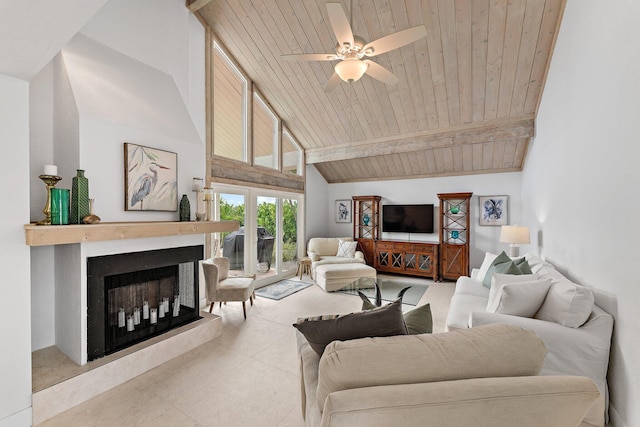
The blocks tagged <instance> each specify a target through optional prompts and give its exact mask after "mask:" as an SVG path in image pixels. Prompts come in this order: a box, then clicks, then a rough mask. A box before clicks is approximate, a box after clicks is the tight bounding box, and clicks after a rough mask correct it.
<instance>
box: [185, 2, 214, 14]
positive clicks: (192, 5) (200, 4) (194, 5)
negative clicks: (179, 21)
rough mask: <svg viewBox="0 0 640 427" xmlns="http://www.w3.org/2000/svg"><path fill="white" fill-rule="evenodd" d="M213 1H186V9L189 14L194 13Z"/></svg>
mask: <svg viewBox="0 0 640 427" xmlns="http://www.w3.org/2000/svg"><path fill="white" fill-rule="evenodd" d="M212 1H213V0H187V9H189V10H190V11H191V13H196V12H197V11H199V10H200V9H202V8H203V7H205V6H206V5H208V4H209V3H211V2H212Z"/></svg>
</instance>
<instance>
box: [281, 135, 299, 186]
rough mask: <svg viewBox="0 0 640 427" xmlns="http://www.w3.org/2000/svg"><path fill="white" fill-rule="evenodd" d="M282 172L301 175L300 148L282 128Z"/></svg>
mask: <svg viewBox="0 0 640 427" xmlns="http://www.w3.org/2000/svg"><path fill="white" fill-rule="evenodd" d="M282 172H285V173H291V174H294V175H302V150H301V149H300V146H299V145H298V143H297V141H296V140H295V139H294V138H293V136H291V134H290V133H289V131H288V130H287V129H283V130H282Z"/></svg>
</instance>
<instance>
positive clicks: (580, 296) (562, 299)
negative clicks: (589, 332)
mask: <svg viewBox="0 0 640 427" xmlns="http://www.w3.org/2000/svg"><path fill="white" fill-rule="evenodd" d="M593 304H594V297H593V292H592V291H591V289H589V288H587V287H584V286H580V285H578V284H575V283H573V282H571V281H569V280H568V279H564V280H553V282H552V284H551V287H550V288H549V292H547V297H546V298H545V299H544V302H543V303H542V306H540V310H538V312H537V313H536V315H535V318H536V319H540V320H546V321H547V322H555V323H559V324H561V325H563V326H567V327H569V328H579V327H580V326H582V325H583V324H584V322H586V321H587V320H588V319H589V316H590V315H591V311H592V310H593Z"/></svg>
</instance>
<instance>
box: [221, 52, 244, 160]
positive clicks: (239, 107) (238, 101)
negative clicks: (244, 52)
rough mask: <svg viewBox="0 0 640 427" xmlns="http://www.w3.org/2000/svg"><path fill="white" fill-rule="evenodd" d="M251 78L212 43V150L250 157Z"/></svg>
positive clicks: (238, 156) (242, 157) (233, 156)
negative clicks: (248, 149)
mask: <svg viewBox="0 0 640 427" xmlns="http://www.w3.org/2000/svg"><path fill="white" fill-rule="evenodd" d="M247 87H248V81H247V79H246V78H245V77H244V76H243V75H242V73H241V72H240V70H238V68H237V67H236V66H235V65H234V64H233V62H232V61H231V59H229V56H227V54H226V53H225V52H224V51H223V50H222V47H221V46H220V45H218V43H216V42H214V44H213V154H214V155H216V156H221V157H226V158H229V159H234V160H239V161H242V162H246V161H247V131H246V129H247V98H248V94H247Z"/></svg>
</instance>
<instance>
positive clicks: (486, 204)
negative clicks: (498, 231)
mask: <svg viewBox="0 0 640 427" xmlns="http://www.w3.org/2000/svg"><path fill="white" fill-rule="evenodd" d="M478 201H479V202H480V225H507V216H508V215H507V214H508V206H507V203H508V196H479V197H478Z"/></svg>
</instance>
